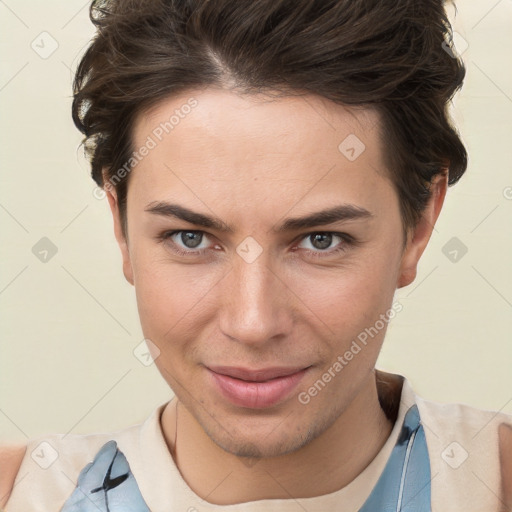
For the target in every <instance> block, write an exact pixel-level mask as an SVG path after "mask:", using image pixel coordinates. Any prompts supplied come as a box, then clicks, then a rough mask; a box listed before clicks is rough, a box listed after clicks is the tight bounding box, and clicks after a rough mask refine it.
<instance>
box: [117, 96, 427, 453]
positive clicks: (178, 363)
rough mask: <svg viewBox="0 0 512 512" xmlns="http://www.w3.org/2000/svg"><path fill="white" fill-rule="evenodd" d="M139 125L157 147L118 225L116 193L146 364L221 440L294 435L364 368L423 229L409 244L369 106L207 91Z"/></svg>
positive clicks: (354, 385)
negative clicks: (148, 354) (146, 345)
mask: <svg viewBox="0 0 512 512" xmlns="http://www.w3.org/2000/svg"><path fill="white" fill-rule="evenodd" d="M185 105H189V106H190V108H188V107H185ZM173 114H174V115H175V118H174V119H173V121H171V122H172V124H173V126H172V129H170V125H169V119H171V116H173ZM166 122H167V123H168V124H167V125H165V123H166ZM162 123H163V124H162ZM162 126H164V127H166V128H167V130H165V129H163V128H162ZM347 137H349V138H348V139H347ZM355 137H357V139H356V138H355ZM150 139H151V141H153V142H150ZM133 140H134V147H135V148H142V147H143V146H146V147H150V146H151V147H150V149H149V150H148V151H141V152H140V153H141V154H142V153H143V152H144V153H146V156H144V157H143V158H141V160H140V162H138V163H137V165H136V166H135V168H134V169H133V170H132V172H131V175H130V182H129V187H128V198H127V205H128V206H127V226H128V228H127V238H126V239H125V238H124V237H123V235H122V233H121V228H120V221H119V212H118V209H117V203H116V198H115V194H112V193H110V194H109V199H110V202H111V207H112V210H113V213H114V220H115V226H116V234H117V238H118V241H119V243H120V245H121V250H122V253H123V262H124V273H125V276H126V278H127V279H128V280H129V281H130V282H131V283H132V284H134V286H135V290H136V296H137V302H138V308H139V313H140V319H141V323H142V328H143V332H144V336H145V337H146V338H147V339H149V340H151V342H152V343H153V344H154V345H155V346H156V347H157V348H158V351H159V355H158V357H157V358H156V361H155V363H156V365H157V366H158V368H159V370H160V372H161V374H162V376H163V377H164V378H165V379H166V381H167V382H168V383H169V385H170V386H171V387H172V389H173V390H174V392H175V393H176V395H177V396H178V398H179V399H180V401H181V402H182V403H183V404H184V405H185V406H186V408H187V409H188V411H189V412H190V413H191V415H192V416H193V417H194V418H195V420H196V421H197V422H198V424H199V425H201V427H202V428H203V430H204V431H205V432H206V433H207V434H208V435H209V436H210V438H211V439H212V440H213V441H214V442H215V443H217V444H218V445H219V446H221V447H222V448H224V449H225V450H227V451H229V452H231V453H236V454H239V455H251V454H253V453H255V452H256V453H258V454H259V455H262V456H271V455H278V454H284V453H289V452H291V451H294V450H296V449H298V448H300V447H301V446H303V445H304V444H305V443H307V442H309V441H310V440H312V439H314V438H316V437H317V436H319V435H320V434H321V433H322V432H324V431H325V430H326V429H327V428H328V427H329V426H330V425H332V424H333V423H334V422H335V421H336V420H337V419H338V418H339V417H340V415H342V414H343V413H344V411H346V410H347V408H348V407H349V405H350V404H351V403H352V402H353V401H354V399H355V398H356V397H357V396H358V394H359V393H360V392H361V390H362V389H363V388H364V387H365V385H366V384H367V383H368V382H369V379H370V378H372V372H373V368H374V365H375V361H376V359H377V356H378V353H379V350H380V347H381V344H382V340H383V337H384V332H385V325H386V324H387V322H383V321H382V318H383V317H382V315H384V316H385V317H389V312H390V310H391V309H392V303H393V295H394V292H395V289H396V288H397V286H401V285H403V284H407V283H408V282H410V280H412V277H413V274H414V272H415V266H416V262H417V259H418V258H419V256H420V254H421V252H422V250H423V248H424V245H425V244H426V239H428V235H429V233H428V234H427V235H424V234H421V233H420V234H419V235H418V234H417V235H416V237H414V236H413V237H411V240H410V241H409V243H408V245H407V248H406V249H405V251H404V250H403V238H402V237H403V229H402V220H401V218H400V210H399V202H398V197H397V193H396V192H395V189H394V187H393V184H392V182H391V181H390V179H389V177H388V174H387V172H386V170H385V169H384V167H383V163H382V162H383V153H382V148H381V141H380V136H379V118H378V115H377V113H376V112H374V111H372V110H369V109H366V110H361V109H359V110H348V109H346V108H344V107H343V106H340V105H336V104H334V103H331V102H329V101H328V100H325V99H322V98H319V97H317V96H313V95H310V96H306V97H303V98H281V99H274V100H270V99H269V98H268V97H263V96H256V95H250V96H242V95H237V94H235V93H233V92H228V91H222V90H214V89H209V90H208V89H207V90H203V91H196V92H189V93H187V94H184V95H182V96H179V97H173V98H172V99H169V100H166V101H163V102H161V103H160V104H158V105H157V106H156V107H154V108H152V109H151V110H150V111H147V112H145V113H144V114H142V115H140V116H139V118H138V119H137V122H136V124H135V126H134V134H133ZM343 141H345V142H343ZM340 144H341V149H340ZM363 144H364V146H363ZM351 148H352V149H353V151H352V149H351ZM363 149H364V150H363ZM361 150H363V151H361ZM320 212H324V214H322V215H319V213H320ZM420 235H421V236H420ZM411 276H412V277H411ZM379 321H380V322H379ZM383 323H384V324H385V325H384V327H382V328H380V329H376V330H377V331H378V332H377V333H376V334H375V333H374V331H375V326H379V327H380V326H382V324H383ZM372 326H373V327H374V330H373V331H371V332H372V333H374V334H373V336H372V337H370V336H367V343H366V344H363V343H362V342H361V341H360V340H361V333H364V332H367V333H368V331H365V329H369V328H370V327H372ZM358 337H359V338H358ZM363 338H364V335H363ZM354 340H356V341H357V340H359V342H358V343H357V345H358V346H359V351H358V350H357V349H356V348H355V347H354V345H353V342H354ZM347 352H351V353H352V357H351V358H350V359H348V358H347V357H344V355H345V354H346V353H347ZM340 357H341V360H340ZM336 362H338V364H339V365H341V366H342V369H341V370H340V369H339V368H340V366H339V365H336ZM326 373H328V374H330V375H331V378H330V379H328V378H326V377H325V374H326ZM319 380H320V381H322V382H323V383H324V385H323V386H322V385H319V384H318V381H319ZM326 380H328V382H327V383H326V382H325V381H326ZM315 383H316V388H315ZM313 388H315V389H316V392H315V391H312V389H313Z"/></svg>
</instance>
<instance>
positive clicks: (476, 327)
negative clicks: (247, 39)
mask: <svg viewBox="0 0 512 512" xmlns="http://www.w3.org/2000/svg"><path fill="white" fill-rule="evenodd" d="M87 15H88V13H87V4H86V2H85V1H84V0H52V1H50V2H38V1H35V0H5V1H2V2H0V20H1V22H0V45H1V48H0V49H1V56H2V64H1V68H0V108H1V112H2V114H1V120H0V122H1V137H0V143H1V146H2V150H1V156H0V158H1V182H2V186H1V188H0V224H1V241H0V258H1V268H2V270H1V274H0V308H1V320H0V322H1V323H0V329H1V335H0V438H1V439H2V440H4V441H5V440H11V439H12V440H24V439H26V438H27V437H34V436H36V435H39V434H44V433H48V432H63V433H64V432H70V431H72V432H75V433H81V432H92V431H98V430H112V429H115V428H121V427H123V426H126V425H128V424H130V423H132V422H135V421H139V420H141V419H143V418H144V417H145V416H146V415H147V414H148V413H149V412H150V411H151V410H152V409H153V407H155V406H156V405H158V404H159V403H162V402H163V401H165V400H167V399H168V398H169V397H170V396H171V392H170V390H168V388H167V387H166V385H165V384H164V382H163V379H162V378H161V377H160V376H159V374H158V373H157V371H156V369H155V367H154V366H149V367H146V366H144V365H143V364H141V362H140V361H139V360H138V359H137V358H136V357H135V356H134V354H133V350H134V348H135V347H136V346H137V345H138V344H139V343H140V342H141V340H142V333H141V329H140V326H139V323H138V319H137V309H136V305H135V299H134V293H133V290H132V288H131V287H130V286H129V285H128V284H127V283H125V281H124V278H123V276H122V272H121V265H120V255H119V254H118V249H117V247H116V245H115V242H114V237H113V234H112V223H111V219H110V217H109V215H110V214H109V212H108V207H107V204H106V202H105V201H104V200H100V199H96V198H95V197H94V195H93V191H94V188H95V187H94V184H93V182H92V180H91V179H90V178H89V176H88V172H89V171H88V166H87V163H86V162H85V161H84V159H83V157H82V156H81V151H78V150H77V147H78V144H79V141H80V136H79V133H78V132H77V130H76V129H75V128H74V126H73V124H72V121H71V117H70V95H71V86H70V83H71V76H72V71H71V70H72V69H74V67H75V65H76V63H77V55H79V54H80V52H81V51H82V48H83V47H84V45H86V43H87V41H88V39H89V38H90V36H91V35H92V33H93V30H92V26H91V24H90V23H89V22H88V17H87ZM511 22H512V2H511V1H510V0H501V1H500V2H495V1H494V0H492V1H487V0H485V1H478V2H475V1H468V0H466V1H465V2H460V3H459V4H458V15H457V18H456V22H455V28H456V30H457V31H458V32H459V33H460V34H461V36H462V37H463V38H464V39H465V40H466V41H467V42H468V44H469V47H468V48H467V50H466V51H465V52H464V58H465V61H466V63H467V67H468V75H467V79H466V85H465V88H464V91H463V92H462V94H460V95H458V96H457V97H456V100H455V109H454V114H455V116H456V120H457V123H458V126H459V128H460V131H461V133H462V136H463V139H464V141H465V143H466V144H467V147H468V150H469V153H470V158H471V161H470V166H469V170H468V173H467V176H466V177H465V178H463V180H462V182H461V183H459V184H458V185H457V186H456V187H455V188H453V189H451V190H450V192H449V195H448V198H447V203H446V206H445V210H444V212H443V214H442V216H441V220H440V221H439V224H438V226H437V228H436V231H435V233H434V235H433V238H432V241H431V244H430V246H429V248H428V250H427V252H426V254H425V256H424V258H423V260H422V263H421V266H420V270H419V275H418V278H417V280H416V282H415V283H414V284H412V285H411V286H409V287H408V288H406V289H403V290H400V291H399V292H398V293H397V298H398V299H399V300H400V302H401V303H402V304H403V307H404V310H403V311H402V312H401V313H400V314H399V315H398V316H397V317H396V318H395V320H393V323H392V325H391V327H390V328H389V331H388V336H387V343H386V345H385V348H384V350H383V353H382V355H381V357H380V361H379V363H380V367H381V368H383V369H387V370H392V371H396V372H400V373H402V374H404V375H407V376H408V377H409V378H410V380H411V381H412V383H413V385H414V386H415V388H416V389H417V391H418V392H419V393H421V394H422V395H423V396H425V397H428V398H430V399H433V400H439V401H457V402H466V403H469V404H473V405H475V406H478V407H483V408H490V409H502V408H503V410H507V411H508V412H512V371H511V366H512V365H511V363H512V164H511V162H512V71H511V69H512V68H511V66H510V55H511V54H512V31H510V26H511ZM42 32H47V33H48V34H50V35H42V36H41V35H40V34H41V33H42ZM55 44H58V47H57V48H56V49H55V51H54V52H53V53H52V54H51V55H49V54H50V52H51V50H52V45H55ZM31 45H32V46H31ZM40 55H41V56H40ZM43 57H46V58H43ZM43 237H47V238H48V239H49V240H51V242H52V243H53V244H54V245H55V247H56V248H57V250H58V252H57V253H56V254H55V255H54V256H53V257H52V258H51V259H50V258H49V261H47V262H46V263H44V262H42V261H40V260H39V259H38V258H37V257H36V256H35V255H34V254H33V252H32V250H33V247H34V246H35V245H36V244H37V243H38V241H40V240H41V239H42V238H43ZM453 237H456V238H457V239H458V240H459V241H460V242H457V243H462V244H464V245H465V246H466V247H467V249H468V250H467V254H465V255H464V256H463V257H460V254H461V253H460V252H459V260H458V261H457V262H455V263H454V262H452V261H450V259H449V258H448V257H447V256H445V254H444V253H443V247H444V246H445V244H446V243H447V242H448V241H449V240H450V239H452V238H453ZM42 250H43V249H41V248H39V251H36V252H40V251H42ZM450 250H453V248H451V249H450ZM445 252H448V251H446V250H445ZM39 256H40V257H42V256H44V252H43V254H39ZM48 256H50V254H49V255H48ZM449 256H450V257H453V256H454V254H453V253H452V255H449Z"/></svg>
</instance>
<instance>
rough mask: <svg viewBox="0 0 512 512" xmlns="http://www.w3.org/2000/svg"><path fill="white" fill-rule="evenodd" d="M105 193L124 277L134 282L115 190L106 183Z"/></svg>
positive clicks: (131, 282)
mask: <svg viewBox="0 0 512 512" xmlns="http://www.w3.org/2000/svg"><path fill="white" fill-rule="evenodd" d="M107 184H108V182H107ZM104 190H105V194H106V196H107V199H108V204H109V206H110V211H111V212H112V219H113V221H114V234H115V237H116V240H117V243H118V245H119V248H120V249H121V256H122V258H123V274H124V277H125V279H126V280H127V281H128V282H129V283H130V284H132V285H133V284H134V279H133V269H132V263H131V258H130V251H129V248H128V241H127V240H126V237H125V235H124V233H123V227H122V221H121V214H120V211H119V203H118V200H117V194H116V190H115V188H114V187H113V186H111V185H107V186H105V187H104Z"/></svg>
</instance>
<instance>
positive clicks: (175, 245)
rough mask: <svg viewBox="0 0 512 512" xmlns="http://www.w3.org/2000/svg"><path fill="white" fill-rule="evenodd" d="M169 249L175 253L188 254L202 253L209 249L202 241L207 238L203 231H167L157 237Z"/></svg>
mask: <svg viewBox="0 0 512 512" xmlns="http://www.w3.org/2000/svg"><path fill="white" fill-rule="evenodd" d="M159 238H160V239H161V240H162V241H163V242H164V243H165V244H166V245H168V246H169V247H170V248H171V250H173V251H174V252H176V253H177V254H180V255H183V256H188V255H198V254H203V253H204V252H205V251H207V250H208V249H209V246H208V245H207V244H204V243H203V242H204V241H205V240H207V236H206V233H204V232H203V231H191V230H181V231H167V232H165V233H162V235H161V236H160V237H159Z"/></svg>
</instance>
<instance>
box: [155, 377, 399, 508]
mask: <svg viewBox="0 0 512 512" xmlns="http://www.w3.org/2000/svg"><path fill="white" fill-rule="evenodd" d="M370 377H371V378H369V379H368V381H367V383H366V385H365V386H364V388H363V389H362V391H361V392H360V393H359V394H358V395H357V396H356V398H355V399H354V400H353V401H352V403H351V404H350V405H349V407H348V408H347V409H346V410H345V411H344V413H343V414H342V415H341V416H340V417H339V418H338V419H337V420H336V421H335V423H334V424H333V425H332V426H331V427H330V428H329V429H327V430H326V431H325V432H323V433H322V435H321V436H319V437H317V438H316V439H314V440H313V441H311V442H310V443H309V444H308V445H306V446H304V447H303V448H301V449H300V450H297V451H295V452H293V453H289V454H286V455H282V456H279V457H272V458H267V459H252V460H246V459H241V458H239V457H237V456H235V455H233V454H231V453H228V452H226V451H224V450H223V449H222V448H220V447H219V446H217V445H216V444H215V443H214V442H213V441H212V440H211V439H210V438H209V437H208V435H207V434H206V433H205V432H204V430H203V429H202V428H201V426H200V425H199V424H198V423H197V421H196V420H195V419H194V417H193V416H192V415H191V414H190V413H189V412H188V410H187V409H186V408H185V407H184V406H183V405H182V404H181V403H179V404H178V400H177V398H176V399H174V400H172V401H171V402H169V404H168V405H167V406H166V408H165V409H164V412H163V414H162V418H161V423H162V430H163V433H164V437H165V439H166V442H167V445H168V446H169V449H170V451H171V453H172V454H173V457H174V460H175V462H176V465H177V467H178V468H179V470H180V473H181V475H182V477H183V479H184V480H185V482H186V483H187V484H188V486H189V487H190V488H191V489H192V490H193V491H194V492H195V493H196V494H197V495H198V496H199V497H200V498H201V499H204V500H205V501H208V502H210V503H213V504H216V505H231V504H236V503H245V502H248V501H256V500H261V499H286V498H290V497H293V498H308V497H314V496H321V495H324V494H329V493H332V492H335V491H337V490H339V489H341V488H343V487H345V486H346V485H348V484H349V483H350V482H351V481H352V480H353V479H354V478H356V477H357V476H358V475H359V474H360V473H361V472H362V471H363V470H364V469H365V468H366V467H367V466H368V465H369V464H370V462H371V461H372V460H373V459H374V458H375V456H376V455H377V454H378V452H379V451H380V449H381V448H382V446H383V445H384V443H385V442H386V440H387V439H388V437H389V435H390V433H391V430H392V428H393V425H392V423H391V422H390V421H389V420H388V418H387V417H386V414H385V413H384V411H383V410H382V408H381V406H380V403H379V397H378V390H377V384H376V380H375V376H374V374H373V373H372V374H371V376H370ZM381 392H382V390H381ZM177 408H178V414H176V413H177ZM176 429H177V430H176ZM176 434H177V436H176ZM175 440H177V441H175Z"/></svg>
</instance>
